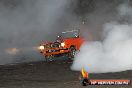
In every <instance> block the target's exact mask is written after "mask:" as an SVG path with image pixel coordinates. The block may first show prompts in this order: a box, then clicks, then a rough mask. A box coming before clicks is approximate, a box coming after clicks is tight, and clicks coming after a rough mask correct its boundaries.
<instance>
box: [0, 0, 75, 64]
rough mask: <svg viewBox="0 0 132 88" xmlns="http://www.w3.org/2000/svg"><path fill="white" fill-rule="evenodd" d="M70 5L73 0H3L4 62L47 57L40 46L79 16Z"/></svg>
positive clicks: (0, 35) (0, 48)
mask: <svg viewBox="0 0 132 88" xmlns="http://www.w3.org/2000/svg"><path fill="white" fill-rule="evenodd" d="M69 5H70V0H28V1H25V0H20V1H17V0H12V1H10V0H3V1H2V0H1V1H0V64H8V63H17V62H27V61H38V60H43V59H44V58H43V56H41V55H40V54H39V51H37V46H38V45H39V44H40V43H41V42H42V40H43V41H50V40H53V39H54V38H55V36H56V35H57V33H59V32H61V31H63V30H66V26H68V25H69V24H70V23H71V24H72V21H71V20H75V17H73V16H72V14H71V10H70V9H68V8H67V7H68V6H69ZM69 19H70V20H69ZM53 31H54V32H53ZM53 36H54V37H53Z"/></svg>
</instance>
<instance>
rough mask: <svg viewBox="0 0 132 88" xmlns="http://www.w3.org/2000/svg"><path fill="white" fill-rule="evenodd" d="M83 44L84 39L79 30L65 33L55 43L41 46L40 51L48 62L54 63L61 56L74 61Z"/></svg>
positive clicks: (45, 43) (46, 43) (44, 43)
mask: <svg viewBox="0 0 132 88" xmlns="http://www.w3.org/2000/svg"><path fill="white" fill-rule="evenodd" d="M83 42H84V39H83V37H82V36H81V35H80V31H79V30H71V31H65V32H62V33H61V34H60V35H59V36H57V38H56V40H55V41H54V42H43V43H42V44H40V46H39V51H40V53H42V54H43V55H44V56H45V58H46V61H52V60H53V59H54V58H55V57H60V56H66V57H68V58H70V59H71V60H72V59H73V58H74V56H75V54H76V53H77V52H78V51H80V47H81V45H82V44H83Z"/></svg>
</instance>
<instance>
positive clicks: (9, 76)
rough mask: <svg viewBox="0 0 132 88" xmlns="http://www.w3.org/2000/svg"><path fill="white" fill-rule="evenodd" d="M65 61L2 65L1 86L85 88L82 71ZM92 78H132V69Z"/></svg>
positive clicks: (117, 87) (93, 87) (105, 87)
mask: <svg viewBox="0 0 132 88" xmlns="http://www.w3.org/2000/svg"><path fill="white" fill-rule="evenodd" d="M70 66H71V63H69V62H65V61H61V62H60V61H57V62H48V63H46V62H36V63H23V64H17V65H6V66H0V88H84V87H83V86H81V84H80V81H78V76H79V75H80V72H74V71H71V70H70ZM90 78H91V79H107V78H108V79H112V78H113V79H115V78H119V79H132V71H124V72H118V73H107V74H90ZM85 88H132V85H129V86H125V85H124V86H115V85H113V86H106V85H104V86H87V87H85Z"/></svg>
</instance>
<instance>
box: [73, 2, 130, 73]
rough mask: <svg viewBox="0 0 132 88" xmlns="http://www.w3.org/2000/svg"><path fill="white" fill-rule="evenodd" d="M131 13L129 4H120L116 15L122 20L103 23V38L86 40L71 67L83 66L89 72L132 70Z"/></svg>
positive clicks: (79, 68) (79, 67) (74, 68)
mask: <svg viewBox="0 0 132 88" xmlns="http://www.w3.org/2000/svg"><path fill="white" fill-rule="evenodd" d="M131 14H132V7H131V6H130V5H128V4H122V5H120V6H119V7H118V16H120V17H121V18H122V19H123V20H121V21H123V22H121V23H120V22H118V21H114V22H109V23H106V24H104V26H103V29H104V32H103V35H104V37H105V38H104V40H103V41H102V42H100V41H93V42H92V41H86V42H85V43H84V44H83V45H82V47H81V49H80V52H79V53H78V54H77V55H76V57H75V60H74V62H73V65H72V67H71V69H72V70H78V71H80V70H81V68H82V67H84V69H85V70H87V71H88V72H89V73H105V72H118V71H125V70H132V24H131V20H132V15H131ZM126 18H127V19H126ZM128 18H129V19H128ZM124 19H125V20H124Z"/></svg>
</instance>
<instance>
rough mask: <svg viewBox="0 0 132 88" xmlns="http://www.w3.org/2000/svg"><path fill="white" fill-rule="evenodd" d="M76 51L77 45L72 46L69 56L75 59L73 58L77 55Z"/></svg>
mask: <svg viewBox="0 0 132 88" xmlns="http://www.w3.org/2000/svg"><path fill="white" fill-rule="evenodd" d="M76 51H77V50H76V48H75V47H70V49H69V54H68V57H69V58H70V59H73V58H74V57H75V55H76Z"/></svg>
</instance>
